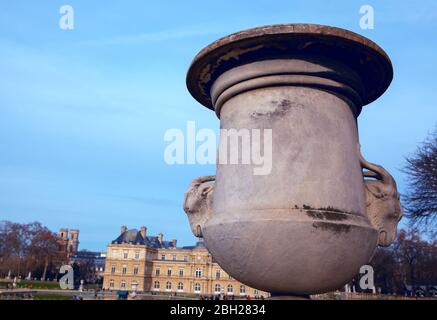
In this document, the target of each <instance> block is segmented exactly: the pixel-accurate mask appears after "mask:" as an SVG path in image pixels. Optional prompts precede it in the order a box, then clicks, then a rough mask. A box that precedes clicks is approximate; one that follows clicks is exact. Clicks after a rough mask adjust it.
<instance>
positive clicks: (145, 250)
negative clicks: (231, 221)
mask: <svg viewBox="0 0 437 320" xmlns="http://www.w3.org/2000/svg"><path fill="white" fill-rule="evenodd" d="M103 276H104V279H103V288H104V289H105V290H127V291H141V292H160V293H167V294H174V293H176V294H182V293H184V294H199V295H219V294H221V295H234V296H247V295H249V296H251V297H261V296H263V297H268V293H266V292H263V291H259V290H256V289H253V288H250V287H248V286H246V285H244V284H242V283H241V282H239V281H237V280H235V279H233V278H232V277H230V276H229V275H228V274H227V273H226V272H225V271H224V270H223V269H222V268H221V267H220V266H219V265H218V264H217V262H215V261H214V259H213V258H212V256H211V254H210V253H209V252H208V250H207V249H206V248H205V246H204V245H203V242H202V241H199V242H197V243H196V245H195V246H189V247H177V241H176V240H171V241H165V240H164V238H163V235H162V233H160V234H158V235H157V236H148V235H147V228H146V227H141V228H140V230H137V229H131V230H127V228H126V227H125V226H122V227H121V232H120V235H119V236H118V237H117V238H116V239H115V240H114V241H112V243H111V244H109V245H108V248H107V253H106V263H105V271H104V273H103Z"/></svg>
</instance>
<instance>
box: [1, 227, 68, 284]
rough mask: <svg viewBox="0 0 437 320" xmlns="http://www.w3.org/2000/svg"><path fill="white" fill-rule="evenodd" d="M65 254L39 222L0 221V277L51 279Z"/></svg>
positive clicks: (53, 237) (49, 232) (55, 275)
mask: <svg viewBox="0 0 437 320" xmlns="http://www.w3.org/2000/svg"><path fill="white" fill-rule="evenodd" d="M66 262H68V258H67V251H66V249H65V247H63V245H62V242H61V241H60V239H59V237H58V235H57V234H56V233H53V232H52V231H50V230H49V229H48V228H47V227H45V226H43V225H42V224H41V223H39V222H32V223H27V224H21V223H15V222H11V221H0V276H2V277H6V276H8V275H11V276H21V277H23V278H24V277H27V276H28V275H29V272H30V274H31V278H38V279H42V280H45V279H46V278H47V277H50V278H55V277H57V275H58V273H59V268H60V266H61V265H62V264H64V263H66Z"/></svg>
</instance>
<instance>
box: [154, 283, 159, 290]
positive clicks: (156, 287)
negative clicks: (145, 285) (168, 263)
mask: <svg viewBox="0 0 437 320" xmlns="http://www.w3.org/2000/svg"><path fill="white" fill-rule="evenodd" d="M153 287H154V288H155V289H159V281H155V283H154V285H153Z"/></svg>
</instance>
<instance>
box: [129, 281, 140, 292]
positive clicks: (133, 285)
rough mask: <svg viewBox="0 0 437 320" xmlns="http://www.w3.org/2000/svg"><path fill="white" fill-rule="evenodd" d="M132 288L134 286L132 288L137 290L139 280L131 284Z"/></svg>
mask: <svg viewBox="0 0 437 320" xmlns="http://www.w3.org/2000/svg"><path fill="white" fill-rule="evenodd" d="M131 288H132V290H134V291H136V290H137V288H138V282H136V281H133V282H132V284H131Z"/></svg>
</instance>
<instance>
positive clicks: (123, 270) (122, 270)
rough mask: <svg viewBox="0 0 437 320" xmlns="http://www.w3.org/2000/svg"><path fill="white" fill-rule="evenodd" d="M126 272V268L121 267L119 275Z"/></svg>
mask: <svg viewBox="0 0 437 320" xmlns="http://www.w3.org/2000/svg"><path fill="white" fill-rule="evenodd" d="M126 271H127V267H126V266H123V267H122V268H121V273H122V274H126Z"/></svg>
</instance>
